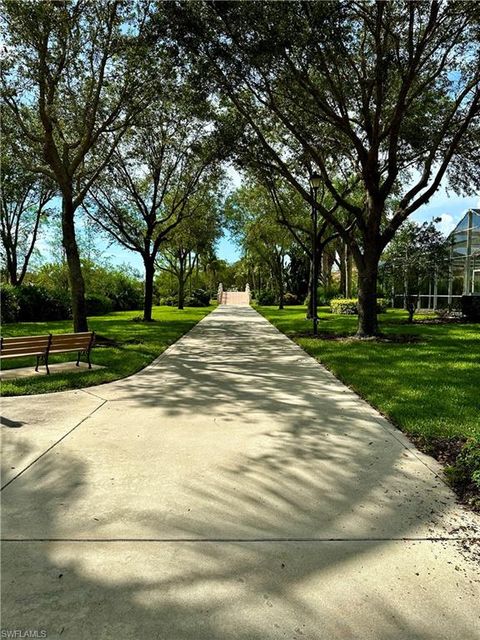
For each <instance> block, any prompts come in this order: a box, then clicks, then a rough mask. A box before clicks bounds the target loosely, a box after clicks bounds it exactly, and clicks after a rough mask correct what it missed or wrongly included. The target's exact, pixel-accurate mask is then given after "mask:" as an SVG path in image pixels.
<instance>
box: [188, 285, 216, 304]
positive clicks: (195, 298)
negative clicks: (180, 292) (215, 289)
mask: <svg viewBox="0 0 480 640" xmlns="http://www.w3.org/2000/svg"><path fill="white" fill-rule="evenodd" d="M185 304H186V306H187V307H208V305H209V304H210V294H209V293H208V291H205V290H204V289H195V290H194V291H192V295H191V296H189V297H188V298H187V299H186V301H185Z"/></svg>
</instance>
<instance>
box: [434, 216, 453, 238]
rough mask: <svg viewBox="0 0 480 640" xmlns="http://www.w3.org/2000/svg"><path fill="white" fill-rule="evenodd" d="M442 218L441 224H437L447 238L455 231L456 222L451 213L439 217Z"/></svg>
mask: <svg viewBox="0 0 480 640" xmlns="http://www.w3.org/2000/svg"><path fill="white" fill-rule="evenodd" d="M439 218H440V222H437V228H438V229H439V230H440V231H441V232H442V233H443V234H445V235H446V236H448V234H449V233H450V232H451V231H453V229H455V226H456V222H455V220H454V218H453V216H452V215H450V214H449V213H442V215H441V216H439Z"/></svg>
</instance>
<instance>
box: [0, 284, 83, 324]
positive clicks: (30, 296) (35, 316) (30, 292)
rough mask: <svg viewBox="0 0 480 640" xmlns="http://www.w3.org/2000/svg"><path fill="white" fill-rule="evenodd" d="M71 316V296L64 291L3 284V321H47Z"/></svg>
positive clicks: (35, 286) (34, 286)
mask: <svg viewBox="0 0 480 640" xmlns="http://www.w3.org/2000/svg"><path fill="white" fill-rule="evenodd" d="M70 317H71V308H70V298H69V296H68V294H67V293H65V292H63V291H52V290H50V289H47V288H46V287H41V286H38V285H23V286H21V287H12V286H11V285H9V284H5V285H3V286H2V296H1V321H2V322H45V321H49V320H67V319H69V318H70Z"/></svg>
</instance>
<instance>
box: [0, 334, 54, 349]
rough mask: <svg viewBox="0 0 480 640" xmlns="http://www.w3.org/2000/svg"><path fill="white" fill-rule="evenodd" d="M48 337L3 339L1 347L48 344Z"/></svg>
mask: <svg viewBox="0 0 480 640" xmlns="http://www.w3.org/2000/svg"><path fill="white" fill-rule="evenodd" d="M48 340H49V336H32V337H31V338H3V340H2V345H3V346H4V347H5V346H6V345H17V344H34V343H36V342H38V343H43V344H48Z"/></svg>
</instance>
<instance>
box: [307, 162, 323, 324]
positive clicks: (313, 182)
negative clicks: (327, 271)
mask: <svg viewBox="0 0 480 640" xmlns="http://www.w3.org/2000/svg"><path fill="white" fill-rule="evenodd" d="M321 181H322V178H321V176H320V175H319V174H318V173H312V175H311V176H310V189H311V193H312V196H313V200H312V223H313V234H312V291H311V296H312V299H311V310H312V320H313V335H314V336H316V335H318V315H317V283H318V256H317V231H318V230H317V227H318V216H317V193H318V188H319V187H320V184H321Z"/></svg>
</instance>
